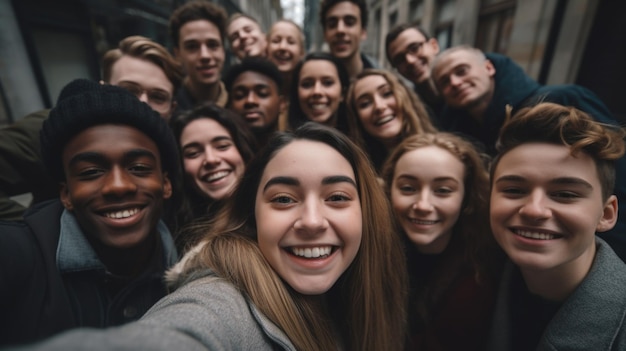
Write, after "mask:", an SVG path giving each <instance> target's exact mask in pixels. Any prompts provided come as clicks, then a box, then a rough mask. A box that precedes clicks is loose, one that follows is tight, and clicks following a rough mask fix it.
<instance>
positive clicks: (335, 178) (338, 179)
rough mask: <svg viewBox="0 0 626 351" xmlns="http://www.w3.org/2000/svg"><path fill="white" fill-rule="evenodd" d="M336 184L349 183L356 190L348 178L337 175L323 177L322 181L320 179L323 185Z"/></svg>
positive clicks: (352, 181)
mask: <svg viewBox="0 0 626 351" xmlns="http://www.w3.org/2000/svg"><path fill="white" fill-rule="evenodd" d="M336 183H350V184H352V185H354V187H355V188H356V183H355V182H354V180H352V178H350V177H346V176H341V175H337V176H330V177H325V178H324V179H322V184H323V185H328V184H336Z"/></svg>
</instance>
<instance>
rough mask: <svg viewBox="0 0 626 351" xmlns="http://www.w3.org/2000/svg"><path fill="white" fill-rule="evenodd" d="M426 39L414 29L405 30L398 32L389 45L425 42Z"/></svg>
mask: <svg viewBox="0 0 626 351" xmlns="http://www.w3.org/2000/svg"><path fill="white" fill-rule="evenodd" d="M425 40H426V37H425V36H424V35H423V34H422V33H420V31H418V30H417V29H415V28H407V29H405V30H403V31H402V32H400V34H399V35H398V37H396V39H395V40H394V41H392V42H391V43H392V44H393V43H396V42H397V43H399V44H400V43H413V42H416V41H425Z"/></svg>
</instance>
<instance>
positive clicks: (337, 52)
mask: <svg viewBox="0 0 626 351" xmlns="http://www.w3.org/2000/svg"><path fill="white" fill-rule="evenodd" d="M324 23H325V24H324V39H325V40H326V43H328V46H329V47H330V52H331V53H332V54H333V55H334V56H336V57H338V58H341V59H347V58H350V57H353V56H354V55H358V54H359V48H360V45H361V40H364V39H365V37H366V32H365V29H363V27H362V24H361V9H359V6H358V5H356V4H354V3H352V2H349V1H343V2H340V3H337V4H336V5H335V6H333V7H331V8H330V9H329V10H328V12H326V19H325V20H324Z"/></svg>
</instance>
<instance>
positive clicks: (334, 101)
mask: <svg viewBox="0 0 626 351" xmlns="http://www.w3.org/2000/svg"><path fill="white" fill-rule="evenodd" d="M298 100H299V102H300V108H301V109H302V112H304V114H305V115H306V117H307V118H308V119H310V120H312V121H314V122H317V123H322V124H329V123H330V121H331V120H332V117H333V116H334V115H335V113H336V112H337V109H338V108H339V104H340V103H341V102H342V101H343V96H342V95H341V81H340V80H339V74H338V73H337V68H336V67H335V65H334V64H333V63H332V62H330V61H327V60H310V61H307V62H305V63H304V65H303V66H302V69H301V70H300V77H299V79H298Z"/></svg>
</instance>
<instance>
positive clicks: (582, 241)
mask: <svg viewBox="0 0 626 351" xmlns="http://www.w3.org/2000/svg"><path fill="white" fill-rule="evenodd" d="M490 207H491V209H490V217H491V227H492V230H493V234H494V236H495V238H496V240H497V241H498V243H499V244H500V246H501V247H502V248H503V249H504V251H505V252H506V253H507V255H508V256H509V257H510V258H511V260H512V261H513V262H514V263H515V264H517V265H518V266H520V268H521V269H522V271H525V270H526V271H528V270H532V271H543V272H555V273H563V274H572V273H574V272H576V273H575V274H581V273H583V274H586V270H588V269H589V267H590V265H591V263H592V261H593V258H594V255H595V241H594V240H595V232H596V231H600V232H602V231H606V230H609V229H611V228H612V227H613V225H614V224H615V221H616V219H617V218H616V217H617V199H616V197H615V196H611V197H610V198H609V199H608V200H607V201H603V200H602V189H601V186H600V181H599V180H598V172H597V168H596V165H595V162H594V160H593V159H592V158H591V156H589V155H588V154H586V153H578V154H576V155H575V156H572V155H571V154H570V149H569V148H568V147H566V146H562V145H555V144H548V143H528V144H522V145H520V146H518V147H516V148H514V149H512V150H511V151H509V152H507V153H506V154H505V155H504V156H503V157H502V158H501V159H500V162H499V163H498V164H497V166H496V169H495V171H494V175H493V180H492V191H491V204H490Z"/></svg>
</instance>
